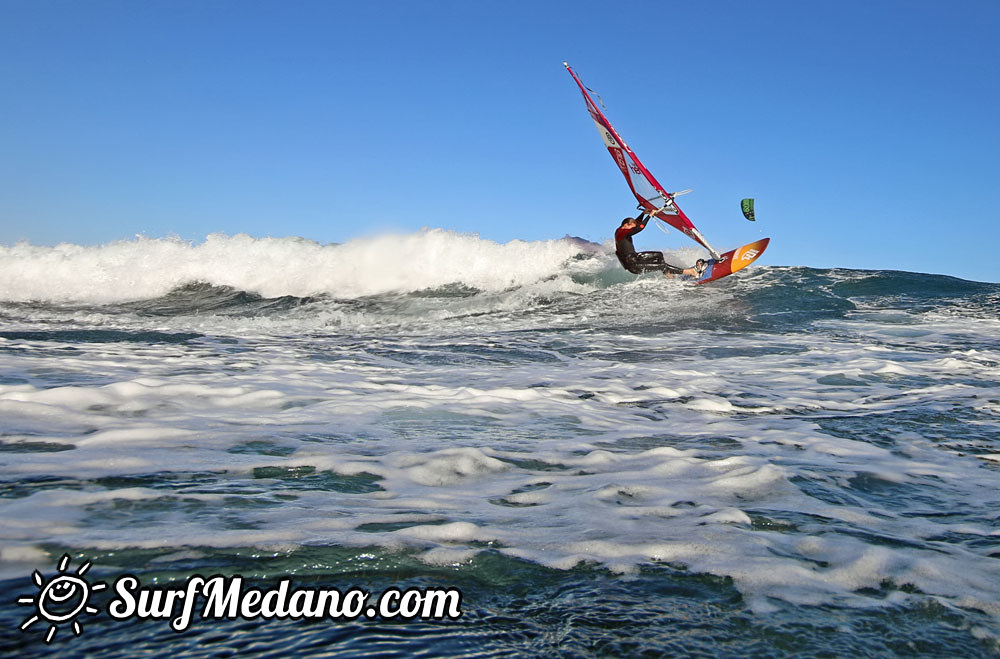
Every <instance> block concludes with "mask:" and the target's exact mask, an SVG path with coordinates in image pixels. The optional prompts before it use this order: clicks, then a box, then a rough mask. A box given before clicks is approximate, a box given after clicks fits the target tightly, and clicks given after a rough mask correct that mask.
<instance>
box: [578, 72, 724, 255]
mask: <svg viewBox="0 0 1000 659" xmlns="http://www.w3.org/2000/svg"><path fill="white" fill-rule="evenodd" d="M563 66H565V67H566V70H567V71H569V74H570V75H571V76H573V80H575V81H576V84H577V85H578V86H579V87H580V93H582V94H583V100H584V101H586V103H587V111H588V112H589V113H590V117H591V119H593V120H594V124H596V125H597V132H598V133H600V134H601V139H602V140H604V144H605V146H607V147H608V152H609V153H610V154H611V157H612V158H614V160H615V163H616V164H617V165H618V169H620V170H621V172H622V174H623V175H624V176H625V180H626V181H627V182H628V187H629V188H630V189H631V190H632V194H634V195H635V198H636V199H637V200H638V201H639V204H640V205H641V206H642V207H643V208H644V209H645V210H646V212H647V213H649V214H650V215H652V216H653V217H655V218H657V219H659V220H662V221H664V222H666V223H667V224H669V225H670V226H672V227H674V228H675V229H677V230H679V231H682V232H684V233H685V234H687V235H688V236H689V237H690V238H691V239H692V240H694V241H695V242H697V243H698V244H700V245H702V246H703V247H705V249H707V250H708V251H709V252H711V254H712V257H713V258H716V259H718V258H719V253H718V252H716V251H715V249H714V248H713V247H712V246H711V245H709V244H708V241H707V240H705V237H704V236H702V235H701V232H700V231H698V229H697V228H696V227H695V226H694V224H692V223H691V220H690V219H688V216H687V215H685V214H684V211H682V210H681V209H680V208H679V207H678V206H677V202H676V201H675V200H674V197H675V196H676V194H671V193H669V192H667V191H666V190H664V189H663V186H662V185H660V183H659V182H658V181H657V180H656V179H655V178H654V177H653V175H652V174H651V173H650V172H649V170H648V169H646V166H645V165H643V164H642V161H640V160H639V158H638V157H636V155H635V153H634V152H633V151H632V149H630V148H629V147H628V145H627V144H625V140H623V139H622V138H621V136H620V135H619V134H618V131H616V130H615V129H614V127H613V126H612V125H611V122H610V121H608V118H607V117H605V116H604V113H603V112H601V111H600V109H599V108H598V107H597V105H596V104H595V103H594V99H592V98H591V97H590V94H588V93H587V88H586V87H585V86H584V84H583V83H582V82H580V78H578V77H577V75H576V73H574V72H573V69H571V68H570V66H569V64H567V63H566V62H563Z"/></svg>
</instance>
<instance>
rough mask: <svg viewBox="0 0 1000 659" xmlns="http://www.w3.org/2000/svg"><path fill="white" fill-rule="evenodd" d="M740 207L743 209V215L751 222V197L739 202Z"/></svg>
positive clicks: (752, 217)
mask: <svg viewBox="0 0 1000 659" xmlns="http://www.w3.org/2000/svg"><path fill="white" fill-rule="evenodd" d="M740 208H742V209H743V217H745V218H747V219H748V220H750V221H751V222H753V221H754V216H753V199H744V200H743V201H741V202H740Z"/></svg>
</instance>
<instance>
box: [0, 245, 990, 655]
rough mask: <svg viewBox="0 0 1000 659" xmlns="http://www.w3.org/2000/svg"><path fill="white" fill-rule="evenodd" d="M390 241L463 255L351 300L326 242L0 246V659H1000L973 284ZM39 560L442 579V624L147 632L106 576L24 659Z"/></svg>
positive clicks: (578, 248)
mask: <svg viewBox="0 0 1000 659" xmlns="http://www.w3.org/2000/svg"><path fill="white" fill-rule="evenodd" d="M408 240H410V241H415V242H416V243H419V244H421V245H422V246H423V248H424V249H423V250H422V251H426V252H436V253H439V254H440V253H441V252H442V251H444V252H447V251H448V250H451V249H454V250H459V251H460V252H461V253H463V254H469V253H470V252H471V254H472V256H474V257H476V258H475V259H473V260H475V261H476V263H475V264H473V263H472V261H471V260H470V261H468V263H466V267H467V271H468V273H469V274H468V275H467V276H465V275H463V274H461V271H460V272H459V273H458V274H456V273H454V272H451V271H450V270H447V269H444V270H442V269H441V268H438V267H437V266H436V263H437V261H428V262H427V263H424V264H420V263H418V264H416V267H412V266H413V265H414V264H410V265H411V271H410V277H409V279H406V278H400V277H396V276H395V275H394V274H393V273H392V272H388V273H383V274H384V275H385V276H384V277H382V278H379V277H376V276H374V275H373V277H371V278H368V279H364V280H361V279H358V278H357V277H356V272H357V269H358V266H357V264H354V263H352V261H351V260H352V259H361V258H362V257H361V256H359V253H358V250H360V249H361V248H360V247H359V246H357V245H354V246H352V245H350V244H349V245H346V246H326V247H322V246H317V245H315V244H311V243H306V242H305V241H297V240H278V241H270V242H268V241H256V242H254V241H250V242H248V241H247V240H245V239H244V238H232V239H228V240H224V239H222V238H216V239H215V242H214V243H212V244H211V245H209V246H208V247H211V248H212V249H213V250H214V252H213V254H212V259H210V260H208V259H206V258H205V257H206V255H205V254H204V253H202V252H203V251H204V250H205V249H207V248H208V247H206V246H204V245H203V246H187V247H185V246H184V245H183V244H177V243H175V242H170V241H136V242H132V243H123V244H117V245H114V246H111V247H104V248H96V247H95V248H77V249H76V250H75V251H73V252H72V253H65V254H62V255H61V256H60V258H59V259H54V258H53V253H52V252H46V251H44V249H43V248H32V249H30V250H29V249H26V248H21V251H19V252H18V251H16V250H14V249H13V248H12V249H11V250H8V251H6V252H5V253H4V254H3V255H2V258H3V259H4V261H3V265H4V268H3V273H4V274H3V275H0V465H2V470H3V471H2V476H0V519H2V520H3V524H2V525H0V581H2V582H3V592H4V593H6V595H5V599H6V601H7V603H6V604H3V605H0V649H3V650H7V651H9V652H14V651H16V652H17V653H18V655H19V656H32V655H43V654H44V655H50V654H57V655H58V656H68V657H72V656H81V657H82V656H88V657H96V656H100V657H116V656H130V657H131V656H137V655H142V654H145V655H149V656H161V655H163V656H166V655H175V654H181V653H183V654H184V655H185V656H188V655H190V656H213V657H215V656H232V655H235V654H239V655H240V656H289V654H291V653H293V652H294V653H296V654H300V655H302V656H359V655H365V654H368V655H372V656H421V655H424V656H477V657H478V656H510V655H511V654H517V655H523V656H664V655H694V656H708V655H711V656H718V655H723V656H845V655H850V656H893V655H907V656H910V655H925V656H958V655H961V656H995V655H996V654H998V652H1000V642H998V639H1000V542H998V538H1000V512H998V511H1000V487H998V485H1000V442H998V440H1000V368H998V365H1000V320H998V318H997V313H996V310H997V308H998V305H1000V285H997V284H981V283H974V282H966V281H961V280H957V279H954V278H949V277H942V276H935V275H921V274H914V273H899V272H869V271H849V270H815V269H808V268H780V267H766V266H764V267H755V268H751V269H749V270H747V271H744V272H742V273H739V274H738V275H735V276H733V277H731V278H729V279H728V280H726V281H723V282H719V283H718V284H717V285H714V286H709V287H692V286H690V285H688V284H686V283H684V282H681V281H676V280H675V281H665V280H663V279H661V278H657V277H654V276H645V277H640V278H635V277H632V276H629V275H627V274H626V273H622V272H621V271H620V270H619V269H618V268H617V266H616V265H615V263H614V262H613V257H612V256H610V255H609V254H607V253H605V251H604V249H603V248H600V247H599V246H594V245H590V244H582V243H581V242H580V241H574V240H564V241H551V242H548V243H521V244H510V245H507V246H498V245H495V244H492V243H488V242H487V241H479V240H478V239H474V238H469V237H461V236H455V235H454V234H447V233H442V232H428V233H425V234H417V235H415V236H410V237H408ZM51 249H57V248H51ZM63 249H64V250H65V248H63ZM251 256H252V257H253V258H255V259H257V262H258V263H259V264H261V265H260V266H259V267H258V268H256V269H245V268H244V267H243V264H244V263H245V262H247V261H249V260H250V259H251ZM673 257H674V258H675V259H680V260H683V258H684V257H685V254H679V255H673ZM456 258H458V256H454V258H449V259H445V260H448V261H449V262H452V261H454V260H455V259H456ZM362 260H363V259H362ZM206 261H210V262H208V263H206ZM303 262H307V263H308V267H304V266H301V264H302V263H303ZM129 263H132V264H133V266H132V268H131V269H129V267H128V264H129ZM138 263H142V264H144V265H143V266H142V267H141V268H140V267H138V265H135V264H138ZM284 263H294V264H296V265H295V266H294V267H286V266H284V265H282V264H284ZM504 264H514V265H511V267H508V268H507V269H506V270H505V269H504V268H503V266H504ZM64 270H65V271H64ZM73 273H76V277H75V278H74V277H73V276H72V275H73ZM122 273H131V274H129V275H128V276H129V277H131V279H130V280H129V283H128V285H119V284H118V283H114V284H112V283H109V282H120V281H123V280H122V277H123V276H124V275H123V274H122ZM78 279H79V280H81V281H76V280H78ZM26 282H27V283H26ZM64 553H68V554H69V555H70V557H71V561H70V563H69V565H70V567H69V571H70V572H72V571H73V570H76V569H77V568H78V567H79V566H80V565H81V564H83V563H84V562H85V561H87V560H89V561H92V563H93V567H92V568H91V569H90V571H89V572H87V574H86V577H87V578H88V579H89V580H90V581H91V582H97V581H103V582H106V583H109V584H110V583H112V582H114V581H115V580H116V579H117V578H119V577H121V576H122V575H125V574H133V575H136V576H137V577H139V578H140V579H141V581H142V583H143V584H144V585H156V586H161V587H163V586H168V585H171V584H173V585H178V584H181V585H183V584H184V583H185V581H186V580H187V579H188V578H189V577H191V576H192V575H194V574H202V575H210V574H222V575H236V574H239V575H242V576H244V577H245V578H247V579H249V580H251V581H252V582H253V583H254V584H256V585H257V586H258V587H260V588H262V589H264V590H267V589H269V588H274V587H275V585H276V584H277V583H278V580H279V579H280V578H282V577H284V576H290V577H292V579H293V582H294V583H295V584H297V585H298V586H301V587H307V586H316V587H323V588H333V587H336V588H340V589H347V588H351V587H360V588H364V589H365V590H367V591H370V592H373V593H379V592H382V591H384V590H385V589H387V588H391V587H396V588H401V589H405V588H409V587H419V588H427V587H441V588H458V589H460V590H461V592H462V616H461V618H460V619H458V620H440V621H434V620H410V621H403V620H384V619H374V620H368V619H365V618H364V617H362V618H361V619H358V620H355V621H351V620H319V621H316V620H312V621H310V620H277V619H271V620H263V619H257V620H244V619H237V620H229V621H217V620H205V619H201V618H199V617H197V616H196V617H195V618H194V621H193V623H192V624H191V626H190V628H188V629H187V630H186V631H185V632H183V633H176V632H173V631H171V629H170V627H169V625H168V623H167V621H165V620H144V621H136V620H130V621H124V622H123V621H117V620H113V619H112V618H111V617H110V616H109V615H108V613H107V605H108V603H109V602H110V600H111V598H112V594H111V592H110V590H105V591H103V592H100V593H93V594H92V597H91V599H90V604H91V605H93V607H94V608H95V609H96V610H97V613H94V614H89V613H80V614H79V615H78V616H77V622H79V623H80V624H81V625H82V629H81V633H80V635H79V636H76V635H75V634H74V633H73V631H72V629H71V627H70V625H71V621H66V622H60V623H58V624H57V625H56V626H57V627H58V631H57V632H56V633H55V636H54V638H53V639H52V641H51V643H50V644H48V645H46V644H45V642H44V638H45V632H46V630H47V629H48V627H49V626H50V624H52V623H51V621H48V620H39V621H38V622H36V623H35V624H33V625H32V626H30V627H29V628H28V629H27V630H25V631H21V630H20V629H19V628H18V627H19V626H20V625H21V624H22V623H23V622H24V621H25V620H26V619H27V618H28V617H29V616H30V615H31V613H32V611H33V610H35V607H34V606H33V605H29V604H20V605H19V604H17V600H18V598H19V597H33V598H35V599H38V598H39V596H40V591H41V587H40V586H38V585H37V583H36V582H35V581H34V580H33V578H32V573H33V571H35V570H38V571H39V573H40V575H41V576H42V578H43V579H51V578H53V577H54V576H55V575H56V574H59V573H60V572H59V571H58V569H57V564H58V562H59V559H60V556H62V555H63V554H64ZM178 587H181V586H178Z"/></svg>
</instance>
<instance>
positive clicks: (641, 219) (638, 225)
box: [632, 212, 649, 234]
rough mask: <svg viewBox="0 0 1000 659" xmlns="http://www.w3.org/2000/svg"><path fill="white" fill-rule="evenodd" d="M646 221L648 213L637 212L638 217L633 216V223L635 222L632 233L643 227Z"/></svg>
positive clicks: (647, 220)
mask: <svg viewBox="0 0 1000 659" xmlns="http://www.w3.org/2000/svg"><path fill="white" fill-rule="evenodd" d="M648 222H649V215H646V213H644V212H643V213H639V217H637V218H635V223H636V227H635V231H633V232H632V233H633V234H636V233H639V232H640V231H642V230H643V229H645V228H646V224H647V223H648Z"/></svg>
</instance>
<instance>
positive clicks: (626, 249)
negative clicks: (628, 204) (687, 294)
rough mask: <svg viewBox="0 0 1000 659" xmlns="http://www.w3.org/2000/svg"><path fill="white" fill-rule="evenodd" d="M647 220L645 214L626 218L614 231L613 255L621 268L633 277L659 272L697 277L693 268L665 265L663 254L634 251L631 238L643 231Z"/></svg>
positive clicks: (670, 275) (668, 274)
mask: <svg viewBox="0 0 1000 659" xmlns="http://www.w3.org/2000/svg"><path fill="white" fill-rule="evenodd" d="M649 219H650V217H649V215H646V213H640V214H639V217H626V218H625V219H624V220H622V223H621V226H619V227H618V229H617V230H616V231H615V254H617V255H618V260H619V261H621V264H622V266H623V267H624V268H625V269H626V270H628V271H629V272H631V273H632V274H635V275H638V274H641V273H643V272H655V271H660V272H662V273H663V274H665V275H666V276H667V277H673V276H674V275H690V276H692V277H696V276H698V271H697V270H696V269H695V268H679V267H677V266H675V265H670V264H669V263H667V261H666V259H664V258H663V252H636V251H635V245H633V244H632V236H634V235H635V234H637V233H639V232H640V231H642V230H643V229H645V228H646V224H647V223H648V222H649Z"/></svg>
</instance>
